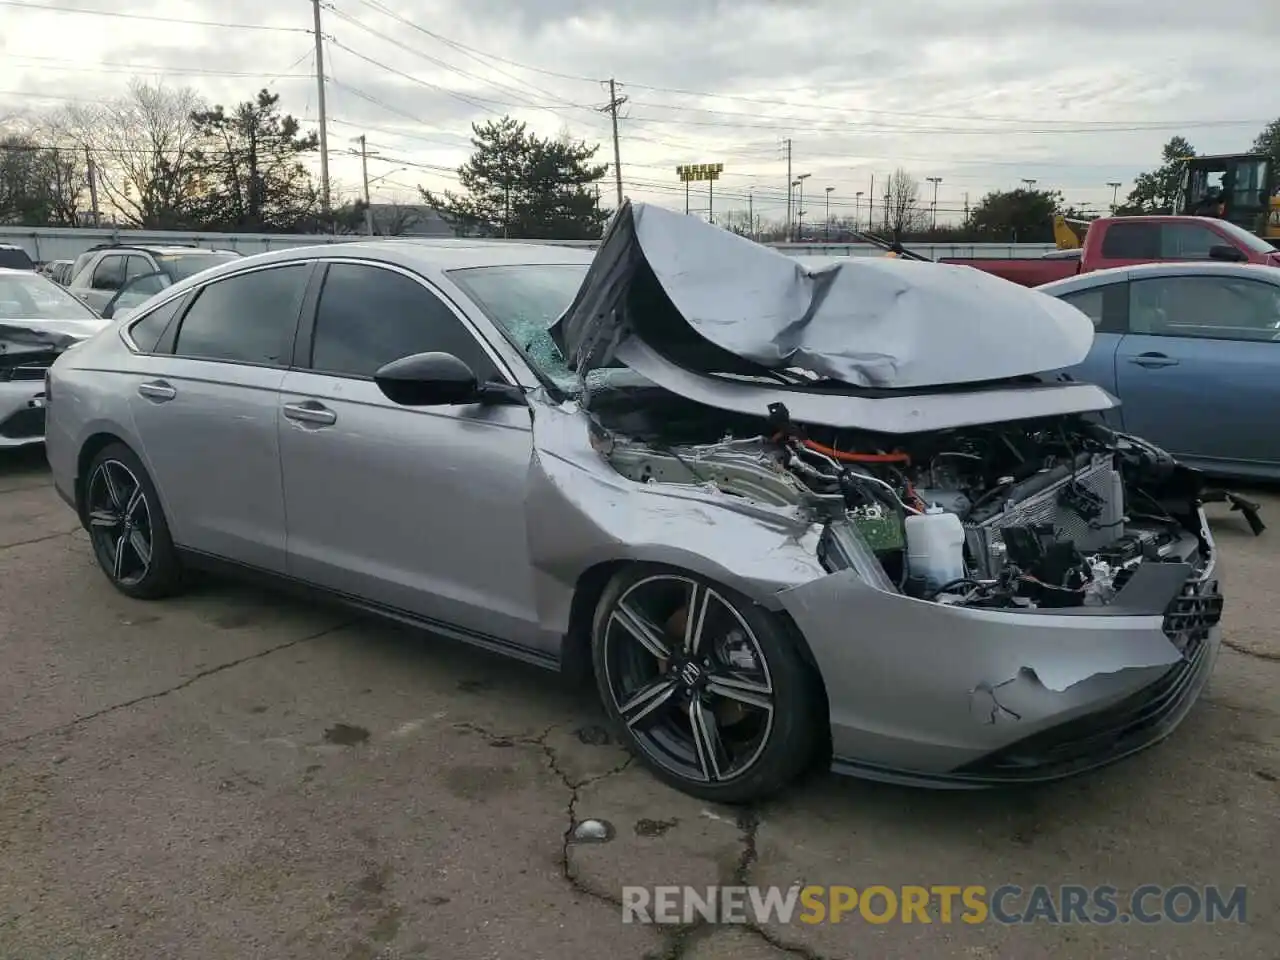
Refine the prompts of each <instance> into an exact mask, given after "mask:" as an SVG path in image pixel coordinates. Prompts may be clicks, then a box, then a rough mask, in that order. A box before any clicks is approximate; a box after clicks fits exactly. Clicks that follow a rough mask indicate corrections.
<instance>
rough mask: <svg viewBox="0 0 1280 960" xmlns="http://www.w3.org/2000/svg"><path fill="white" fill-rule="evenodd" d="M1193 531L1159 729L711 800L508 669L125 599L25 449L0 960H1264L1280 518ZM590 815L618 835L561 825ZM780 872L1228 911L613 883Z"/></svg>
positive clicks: (318, 609) (8, 589)
mask: <svg viewBox="0 0 1280 960" xmlns="http://www.w3.org/2000/svg"><path fill="white" fill-rule="evenodd" d="M1259 496H1260V498H1261V499H1263V500H1264V501H1265V503H1266V509H1267V516H1268V518H1269V519H1272V520H1276V518H1280V498H1277V497H1276V496H1274V495H1270V494H1265V493H1264V494H1261V495H1259ZM1277 522H1280V521H1277ZM1215 530H1216V532H1217V536H1218V538H1219V541H1220V544H1221V546H1222V549H1223V553H1224V557H1225V565H1226V582H1227V584H1228V591H1229V592H1228V612H1227V620H1226V624H1227V634H1228V640H1229V643H1230V647H1231V648H1230V649H1228V650H1224V652H1223V656H1222V658H1221V660H1220V661H1219V665H1218V668H1217V672H1216V675H1215V678H1214V683H1213V686H1212V688H1211V689H1210V691H1209V692H1208V694H1207V695H1206V697H1205V699H1204V700H1203V701H1202V702H1201V704H1200V705H1199V707H1198V708H1197V710H1196V711H1195V712H1194V713H1193V714H1192V716H1191V717H1190V718H1189V719H1188V720H1187V722H1186V723H1185V724H1184V726H1183V727H1182V728H1181V729H1180V730H1179V731H1178V732H1177V733H1176V734H1175V736H1174V738H1173V739H1172V740H1170V741H1168V742H1167V743H1165V744H1164V745H1162V746H1161V747H1158V748H1156V749H1154V750H1151V751H1148V752H1146V753H1144V754H1142V755H1140V756H1138V757H1136V758H1133V759H1131V760H1129V761H1127V762H1125V763H1122V764H1120V765H1117V766H1114V767H1111V768H1109V769H1106V770H1104V771H1101V772H1099V773H1096V774H1092V775H1089V776H1086V777H1083V778H1078V779H1076V780H1073V781H1069V782H1067V783H1063V784H1059V785H1056V786H1052V787H1048V788H1044V789H1036V790H1022V791H1011V792H998V793H990V792H984V793H973V794H969V793H960V794H956V793H931V792H922V791H912V790H904V789H898V788H892V787H885V786H880V785H874V784H865V783H858V782H855V781H849V780H843V779H838V778H834V777H830V776H828V775H826V774H821V773H819V774H815V775H813V776H811V777H809V778H808V779H807V780H806V781H805V782H803V783H801V784H799V785H797V787H796V788H794V789H793V790H791V791H789V792H788V793H787V794H785V795H784V796H782V797H780V798H778V799H776V800H775V801H773V802H771V803H769V804H766V805H763V806H762V807H760V808H757V809H738V810H735V809H725V808H713V807H711V806H709V805H707V804H705V803H702V802H699V801H697V800H694V799H692V798H690V797H687V796H684V795H682V794H679V793H676V792H674V791H672V790H670V789H668V788H666V787H664V786H662V785H661V784H660V783H658V782H657V781H656V780H654V779H653V778H652V777H650V776H649V775H648V774H647V773H646V772H645V771H644V769H643V768H642V767H641V766H640V765H639V764H637V763H632V762H631V761H630V758H629V757H628V755H627V754H626V753H625V752H624V751H622V750H621V749H620V748H619V747H618V746H617V745H616V744H615V743H614V742H613V741H612V740H611V738H610V737H609V736H608V734H607V732H606V731H605V728H604V721H603V718H602V715H601V712H600V711H599V709H598V707H597V706H596V705H595V703H594V700H593V694H592V692H591V690H590V689H588V688H582V687H574V686H572V685H569V684H567V683H565V682H562V681H560V680H559V679H558V678H555V677H552V676H549V675H547V674H544V673H542V672H540V671H538V670H536V669H534V668H530V667H526V666H524V665H521V664H516V663H512V662H508V661H504V660H499V659H496V658H493V657H491V656H488V655H485V654H482V653H479V652H476V651H473V650H470V649H467V648H464V647H461V646H459V645H457V644H454V643H451V642H448V641H444V640H440V639H436V638H432V637H426V636H423V635H421V634H417V633H414V632H412V631H408V630H404V629H401V628H397V627H394V626H388V625H386V624H382V623H376V622H371V621H368V620H365V619H360V618H355V617H353V616H352V615H351V614H349V613H348V612H346V611H344V610H341V609H336V608H335V609H329V608H325V607H322V606H316V605H306V604H301V603H298V602H296V601H293V600H290V599H287V598H284V597H281V596H278V595H275V594H272V593H265V592H262V591H260V590H257V589H255V588H253V587H252V586H246V585H238V584H227V583H220V582H210V583H208V584H204V585H202V586H201V587H200V588H199V589H198V590H196V591H195V592H193V593H192V594H190V595H188V596H184V597H182V598H179V599H176V600H172V601H166V602H163V603H156V604H147V603H140V602H135V601H131V600H128V599H127V598H125V597H122V596H120V595H119V594H117V593H116V592H115V591H113V590H112V589H111V588H110V587H108V586H107V584H106V582H105V580H104V579H103V578H102V577H101V575H100V574H99V573H98V571H97V569H96V567H95V565H94V563H93V560H92V558H91V556H90V552H89V548H88V544H87V542H86V541H85V539H84V536H83V534H82V533H80V532H79V531H78V530H77V529H76V526H75V523H74V521H73V520H72V518H71V517H70V514H69V513H68V512H67V510H66V508H65V507H64V506H63V505H62V503H61V502H60V501H59V500H58V499H57V498H56V496H55V495H54V493H53V491H52V489H51V487H50V485H49V480H48V475H47V472H46V471H45V469H44V467H43V462H42V455H41V454H40V452H39V451H34V452H30V453H21V454H16V455H15V454H12V453H9V454H0V571H2V573H3V576H0V960H11V958H12V960H29V958H39V960H43V958H59V960H61V958H81V957H83V958H94V960H110V958H133V957H139V956H163V957H168V956H174V957H178V956H180V957H183V958H184V960H185V958H191V960H199V958H205V957H210V958H221V957H228V958H232V957H234V958H237V960H241V958H256V957H262V958H271V960H279V958H292V957H297V958H308V960H310V958H328V957H334V958H342V960H361V958H364V960H372V958H388V960H390V958H406V960H408V958H435V957H441V958H446V957H447V958H507V957H520V958H538V957H556V958H577V957H583V958H597V957H600V956H603V955H606V954H607V955H609V956H611V957H617V958H620V960H621V958H637V960H639V958H641V957H654V958H659V957H661V958H671V960H676V958H686V960H710V958H728V957H734V958H744V960H756V958H761V960H763V958H783V957H805V958H810V960H813V958H824V960H825V958H840V957H855V956H858V957H861V956H874V957H877V958H894V957H903V958H907V957H911V958H917V957H958V958H966V960H994V958H1006V957H1008V958H1018V960H1027V958H1037V957H1046V958H1047V957H1055V958H1063V957H1066V958H1071V957H1093V956H1099V955H1106V956H1109V957H1139V956H1141V957H1148V956H1162V957H1188V958H1190V957H1195V958H1204V957H1228V956H1230V957H1233V958H1237V957H1274V956H1275V944H1276V942H1277V935H1278V934H1280V915H1278V914H1277V909H1276V883H1275V881H1274V879H1273V876H1274V864H1275V863H1276V862H1277V838H1280V693H1277V690H1280V663H1277V662H1276V660H1277V659H1278V658H1280V621H1277V620H1276V619H1275V618H1274V617H1273V616H1271V614H1272V613H1273V611H1274V609H1275V603H1274V599H1273V595H1274V594H1273V591H1274V585H1275V584H1276V583H1277V582H1280V546H1277V541H1276V539H1275V538H1276V536H1280V532H1272V533H1270V534H1268V535H1264V537H1263V538H1261V539H1253V538H1252V537H1250V536H1249V535H1248V533H1247V530H1246V528H1245V526H1244V523H1243V521H1242V520H1241V518H1240V517H1239V516H1238V515H1231V514H1228V513H1227V512H1226V511H1225V510H1221V509H1217V508H1215ZM584 818H600V819H603V820H606V821H608V822H609V823H610V824H611V825H612V826H613V828H614V831H615V836H614V837H613V839H612V840H611V841H609V842H605V843H578V842H575V841H574V839H573V827H574V824H575V823H576V822H577V821H579V820H581V819H584ZM796 882H801V883H832V884H848V885H852V886H858V887H865V886H868V885H871V884H884V885H888V886H891V887H892V886H895V885H901V884H925V885H929V884H940V883H950V884H985V885H986V886H988V888H991V887H994V886H997V885H999V884H1002V883H1016V884H1021V885H1023V886H1024V887H1029V886H1031V885H1033V884H1036V883H1046V884H1052V885H1057V884H1060V883H1083V884H1095V883H1109V884H1114V885H1115V886H1117V887H1119V888H1120V889H1121V890H1122V891H1123V890H1128V889H1132V888H1133V887H1135V886H1137V885H1138V884H1141V883H1163V884H1166V885H1170V884H1176V883H1191V884H1197V885H1198V884H1205V883H1213V882H1217V883H1220V884H1224V885H1227V886H1234V885H1236V884H1247V885H1248V886H1249V896H1248V912H1249V920H1250V922H1249V923H1248V924H1246V925H1243V926H1240V925H1236V924H1218V925H1214V926H1209V925H1201V924H1197V925H1191V926H1175V925H1172V924H1161V925H1156V926H1141V925H1130V926H1108V927H1100V926H1092V927H1089V926H1050V925H1047V924H1043V923H1040V924H1034V925H1029V926H1018V927H1004V926H999V925H996V924H986V925H982V926H977V927H970V926H965V925H964V924H954V925H944V924H941V923H937V922H935V923H933V924H930V925H923V924H910V925H904V924H890V925H884V926H875V925H869V924H866V923H864V922H861V921H852V922H845V923H842V924H838V925H825V926H802V925H799V924H797V925H790V926H779V925H766V926H764V927H762V928H750V929H749V928H742V927H730V926H721V927H711V926H708V925H706V924H694V925H691V926H688V927H676V928H655V927H642V926H637V925H626V924H623V923H622V922H621V911H620V908H619V903H620V897H621V888H622V887H623V886H624V885H627V884H684V883H687V884H692V885H695V886H699V887H705V886H706V885H708V884H714V883H758V884H778V885H782V886H790V885H791V884H793V883H796Z"/></svg>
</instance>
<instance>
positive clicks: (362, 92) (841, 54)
mask: <svg viewBox="0 0 1280 960" xmlns="http://www.w3.org/2000/svg"><path fill="white" fill-rule="evenodd" d="M90 11H99V13H97V14H95V13H92V12H90ZM322 17H323V30H322V32H323V34H324V36H325V50H324V56H325V72H326V75H327V78H328V81H327V84H326V87H327V90H326V97H327V101H328V114H329V147H330V154H331V157H332V160H331V174H332V177H333V178H334V181H335V187H338V188H340V189H341V190H343V191H345V192H347V193H353V192H354V191H355V190H356V188H357V186H358V184H359V161H358V160H356V159H355V158H354V157H353V156H351V154H350V151H351V150H353V149H354V145H353V143H352V138H354V137H356V136H357V135H359V134H360V133H362V132H363V133H365V134H366V136H367V138H368V142H369V145H370V149H371V151H376V153H377V154H378V156H377V157H376V158H374V159H372V160H371V161H370V176H371V177H372V178H375V180H374V183H373V186H372V192H373V194H374V198H375V200H377V199H381V200H404V199H407V198H409V197H411V196H413V195H415V194H416V191H415V189H414V188H415V186H416V185H418V184H422V185H424V186H427V187H429V188H431V189H440V188H443V187H448V186H449V185H450V184H451V183H456V178H455V177H454V175H453V174H452V171H453V170H454V169H456V167H457V166H458V164H459V163H460V162H462V161H463V160H464V159H465V158H466V156H467V153H468V152H469V151H468V134H469V131H470V124H471V123H472V122H473V121H482V120H484V119H486V118H490V117H494V116H499V115H501V114H503V113H510V114H512V115H514V116H516V117H518V118H519V119H522V120H526V121H527V122H528V123H529V124H530V126H531V127H532V128H534V129H535V130H537V131H539V132H541V133H544V134H547V135H554V134H557V133H560V132H561V131H563V130H566V129H567V130H568V131H569V132H570V133H571V134H572V135H573V136H574V137H576V138H583V139H586V140H588V141H590V142H600V143H602V145H603V146H602V149H601V159H612V157H611V156H606V154H607V153H611V149H610V146H609V144H608V138H609V121H608V117H607V115H605V114H604V113H601V112H600V110H599V108H600V107H601V106H603V105H604V104H605V103H606V102H607V101H608V89H607V88H608V85H607V82H603V83H602V82H601V81H602V80H604V81H607V78H609V77H615V78H616V79H617V81H618V84H619V87H618V92H619V94H621V95H624V96H626V97H627V98H628V99H627V103H626V104H625V106H624V107H623V108H622V110H621V116H622V118H623V119H622V120H621V121H620V133H621V150H622V171H623V186H624V190H625V192H626V193H627V195H629V196H631V197H633V198H635V199H642V200H649V201H656V202H660V203H664V204H668V205H670V206H673V207H679V208H682V207H683V205H684V190H683V187H682V186H681V185H680V184H679V183H678V182H677V180H676V177H675V169H674V168H675V166H676V165H677V164H680V163H696V162H711V161H718V162H721V163H723V164H724V165H725V173H724V179H723V180H722V181H721V182H720V183H719V184H717V189H716V201H715V208H716V211H717V212H719V211H721V210H724V209H729V208H744V209H745V207H746V205H747V196H748V194H750V195H752V197H753V199H754V204H755V212H756V213H757V214H763V215H764V216H765V217H770V216H772V217H777V218H779V219H780V218H781V213H782V210H783V209H784V207H785V197H786V183H787V179H786V177H787V167H786V159H785V157H786V154H785V148H784V146H783V143H784V141H785V140H787V139H788V138H789V139H790V140H791V143H792V150H793V173H794V174H796V175H799V174H804V173H807V174H810V175H811V176H810V177H809V178H808V179H807V180H806V181H805V190H806V198H805V200H806V203H805V205H806V207H807V209H808V211H809V213H808V216H809V217H810V218H813V219H819V218H821V217H822V216H823V206H824V204H823V200H822V199H819V198H822V197H824V196H825V195H826V191H825V188H827V187H831V188H833V189H832V190H831V192H830V197H829V199H830V204H831V208H830V209H831V215H832V216H836V215H838V214H839V215H848V214H851V213H852V212H853V209H854V205H855V203H858V204H859V205H860V206H861V209H862V211H863V212H864V215H865V210H866V207H865V202H866V201H865V198H864V199H863V200H861V201H859V200H858V199H857V197H856V194H857V192H858V191H863V193H864V194H867V193H869V191H870V189H871V182H872V178H873V177H874V178H875V183H876V192H877V193H880V194H882V193H883V185H884V181H885V178H886V176H887V174H888V173H889V172H891V171H892V170H893V168H894V167H896V166H902V167H905V168H907V169H908V170H909V171H911V172H912V173H913V174H915V175H916V176H917V177H918V178H920V179H921V180H922V181H923V180H924V178H926V177H941V178H942V179H941V183H940V185H939V186H938V208H939V220H950V219H953V218H955V217H958V215H959V211H960V210H961V209H962V208H963V205H964V203H965V200H966V197H967V198H968V199H969V201H970V202H973V201H976V200H977V199H978V198H979V197H981V196H982V194H983V193H985V192H986V191H989V190H993V189H1009V188H1012V187H1015V186H1018V185H1019V183H1020V181H1021V180H1023V179H1024V178H1026V179H1034V180H1036V181H1037V183H1038V185H1039V187H1040V188H1045V187H1054V188H1057V189H1060V190H1062V192H1063V193H1064V194H1065V195H1066V197H1067V199H1068V200H1069V201H1072V202H1074V203H1076V204H1078V205H1086V206H1092V207H1094V208H1095V209H1099V210H1100V209H1101V208H1102V207H1104V206H1105V205H1106V204H1108V203H1109V202H1110V199H1111V193H1112V191H1111V188H1110V187H1108V186H1107V185H1106V184H1107V183H1108V181H1121V182H1122V183H1123V184H1124V186H1123V187H1122V188H1121V196H1122V197H1123V195H1124V193H1125V192H1126V191H1127V190H1128V189H1129V187H1130V185H1131V182H1132V179H1133V177H1134V175H1135V174H1136V173H1138V172H1139V171H1141V170H1144V169H1149V168H1151V167H1152V166H1154V165H1155V162H1156V160H1157V158H1158V154H1159V149H1160V145H1161V144H1162V143H1164V142H1165V141H1166V140H1167V139H1168V138H1169V137H1170V136H1172V135H1174V134H1182V135H1184V136H1186V137H1188V138H1189V139H1190V140H1191V141H1192V143H1193V144H1194V145H1195V146H1196V148H1197V149H1198V150H1199V151H1200V152H1202V153H1207V152H1234V151H1240V150H1244V149H1246V148H1248V146H1249V144H1250V143H1251V142H1252V140H1253V137H1254V136H1255V135H1256V134H1257V132H1258V131H1259V130H1260V129H1261V127H1262V126H1263V125H1264V124H1265V123H1266V122H1267V121H1269V120H1271V119H1274V118H1275V117H1277V116H1280V58H1278V57H1277V56H1276V53H1277V47H1276V42H1277V39H1278V38H1280V0H1216V2H1214V3H1212V4H1206V3H1204V2H1203V0H1163V2H1138V0H1072V2H1059V0H863V2H856V0H737V2H734V3H725V2H718V0H647V2H644V3H622V2H613V0H593V2H588V0H322ZM200 21H203V23H201V22H200ZM215 24H217V25H215ZM311 27H312V10H311V4H310V3H309V2H307V0H155V2H149V0H0V118H2V117H4V116H7V115H11V114H13V113H15V112H17V111H21V110H39V109H41V108H50V107H56V106H57V104H58V102H59V101H60V100H77V101H92V100H95V99H101V98H105V97H111V96H115V95H118V94H119V93H121V92H123V91H124V89H125V88H126V86H127V84H128V82H129V79H130V77H133V76H140V77H144V78H146V79H149V80H157V79H159V80H163V81H164V82H165V83H167V84H172V85H187V86H191V87H193V88H195V89H196V90H198V91H199V92H200V93H201V94H202V95H203V96H204V97H205V98H207V99H208V100H209V101H210V102H211V103H224V104H231V103H233V102H236V101H239V100H243V99H246V98H248V97H249V96H251V95H252V94H253V93H254V92H255V91H256V90H257V89H259V88H260V87H262V86H264V85H269V86H270V87H271V89H272V90H274V91H277V92H279V93H280V94H281V100H282V104H283V106H284V107H285V109H286V110H288V111H290V112H292V113H294V114H295V115H296V116H300V117H302V118H305V119H306V120H308V121H310V124H309V125H310V126H312V127H313V126H314V123H315V120H316V118H317V115H318V110H317V91H316V83H315V78H314V77H315V58H314V49H313V46H314V45H313V38H312V34H311ZM925 186H926V196H925V200H926V201H928V200H929V199H930V197H931V195H932V194H931V191H932V186H931V185H929V184H925ZM706 203H707V200H706V191H705V187H702V186H697V187H695V193H694V195H693V198H692V206H693V207H694V208H702V209H705V207H706Z"/></svg>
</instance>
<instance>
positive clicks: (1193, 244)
mask: <svg viewBox="0 0 1280 960" xmlns="http://www.w3.org/2000/svg"><path fill="white" fill-rule="evenodd" d="M1223 243H1225V241H1224V240H1223V239H1222V237H1220V236H1218V235H1217V234H1216V233H1214V232H1213V231H1212V230H1210V229H1209V228H1208V227H1206V226H1204V225H1203V224H1199V223H1166V224H1163V225H1162V226H1161V227H1160V255H1161V257H1163V258H1164V259H1166V260H1208V259H1209V250H1210V248H1212V247H1215V246H1220V245H1222V244H1223Z"/></svg>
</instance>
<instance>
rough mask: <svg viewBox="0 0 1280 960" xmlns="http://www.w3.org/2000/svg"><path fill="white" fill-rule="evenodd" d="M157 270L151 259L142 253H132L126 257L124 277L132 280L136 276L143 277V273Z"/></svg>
mask: <svg viewBox="0 0 1280 960" xmlns="http://www.w3.org/2000/svg"><path fill="white" fill-rule="evenodd" d="M155 271H156V268H155V267H154V266H152V265H151V261H150V260H148V259H147V258H146V257H144V256H143V255H142V254H140V253H131V254H129V256H127V257H125V261H124V278H125V280H126V281H129V280H132V279H133V278H134V277H141V276H142V275H143V274H147V273H155Z"/></svg>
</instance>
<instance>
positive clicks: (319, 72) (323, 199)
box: [311, 0, 332, 228]
mask: <svg viewBox="0 0 1280 960" xmlns="http://www.w3.org/2000/svg"><path fill="white" fill-rule="evenodd" d="M311 14H312V18H313V20H314V21H315V33H316V97H317V99H316V104H317V107H318V109H319V111H320V210H321V212H322V213H323V214H324V217H325V221H326V223H328V221H329V130H328V124H327V123H326V117H325V108H324V44H323V43H322V42H321V36H320V0H311ZM330 227H331V228H332V224H330Z"/></svg>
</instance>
